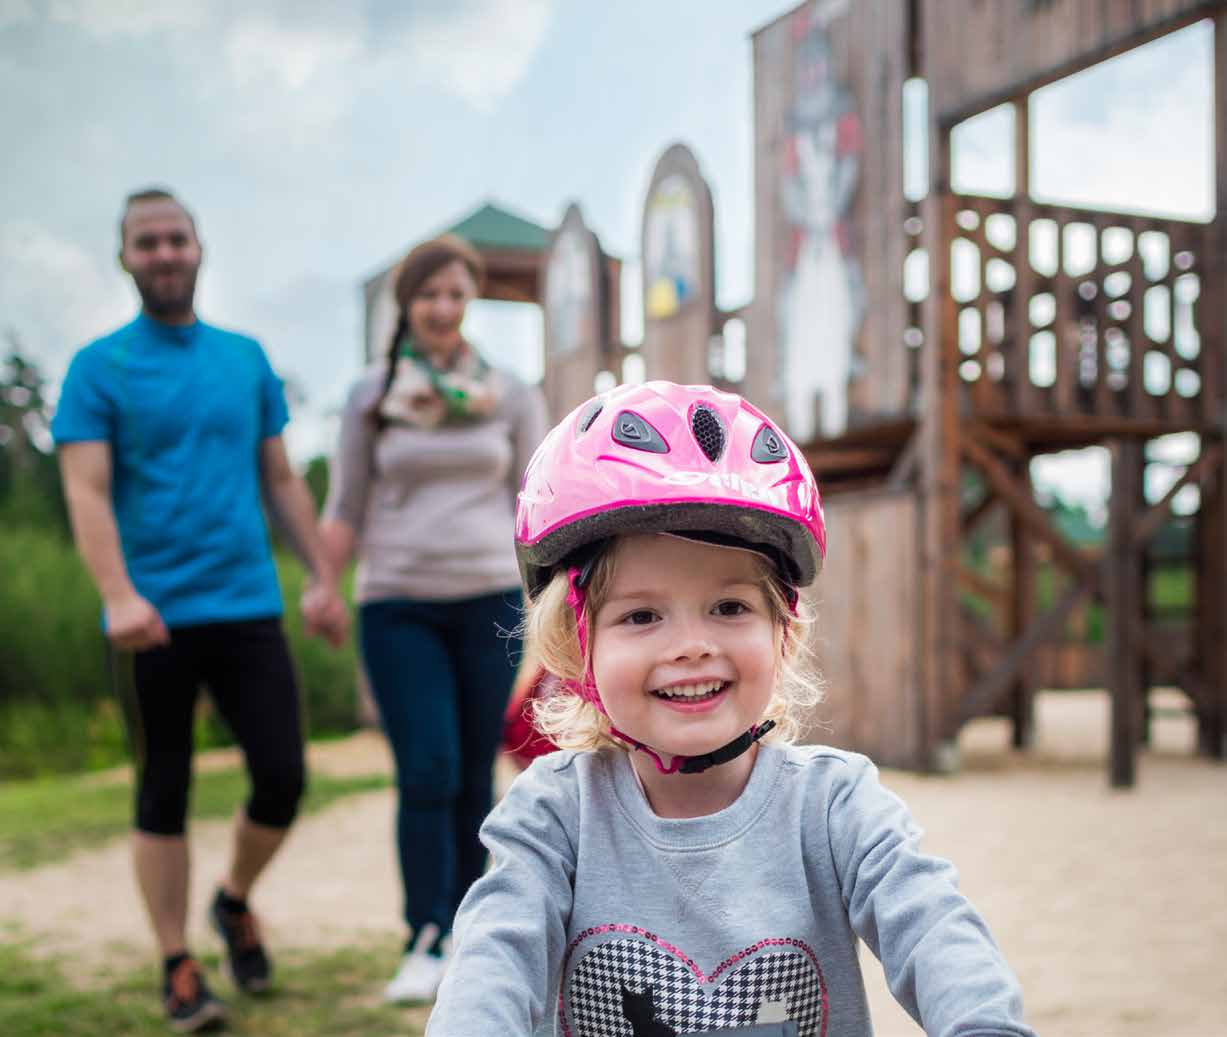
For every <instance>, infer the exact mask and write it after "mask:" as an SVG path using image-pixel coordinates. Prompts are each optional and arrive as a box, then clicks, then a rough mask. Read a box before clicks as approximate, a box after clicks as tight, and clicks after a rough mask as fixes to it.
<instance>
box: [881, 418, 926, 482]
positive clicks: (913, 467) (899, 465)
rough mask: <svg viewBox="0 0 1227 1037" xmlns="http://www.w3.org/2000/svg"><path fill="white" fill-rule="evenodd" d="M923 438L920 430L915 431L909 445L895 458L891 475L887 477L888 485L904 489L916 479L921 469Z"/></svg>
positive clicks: (908, 442)
mask: <svg viewBox="0 0 1227 1037" xmlns="http://www.w3.org/2000/svg"><path fill="white" fill-rule="evenodd" d="M921 438H922V437H921V435H920V433H919V431H916V432H913V433H912V435H911V438H910V439H908V441H907V446H905V447H904V448H903V452H902V453H901V454H900V455H899V457H898V458H897V459H896V460H895V463H894V466H893V467H892V468H891V470H890V475H889V476H887V478H886V485H887V486H888V487H889V488H890V489H892V490H902V489H904V488H905V487H907V486H910V485H911V484H912V483H913V482H915V481H916V475H917V472H919V470H920V447H921Z"/></svg>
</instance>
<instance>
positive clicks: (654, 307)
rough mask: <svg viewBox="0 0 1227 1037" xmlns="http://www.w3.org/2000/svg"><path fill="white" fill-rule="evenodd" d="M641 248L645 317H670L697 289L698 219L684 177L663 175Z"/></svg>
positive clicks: (650, 205) (649, 207)
mask: <svg viewBox="0 0 1227 1037" xmlns="http://www.w3.org/2000/svg"><path fill="white" fill-rule="evenodd" d="M643 249H644V254H643V262H644V268H645V277H646V281H647V299H646V309H647V316H648V317H649V318H650V319H653V320H660V319H662V318H665V317H672V316H673V315H674V314H675V313H677V312H678V311H679V310H680V309H682V307H684V306H685V305H687V304H688V303H690V302H692V301H693V300H694V298H695V296H696V293H697V292H698V288H699V218H698V211H697V209H696V207H695V197H694V192H693V191H692V190H691V188H690V185H689V184H688V183H687V182H686V180H685V178H684V177H681V176H678V175H677V174H673V175H671V176H666V177H665V178H664V179H663V180H661V182H660V183H659V184H658V185H657V186H656V189H655V190H654V191H653V192H652V196H651V198H649V199H648V204H647V216H646V220H645V224H644V243H643Z"/></svg>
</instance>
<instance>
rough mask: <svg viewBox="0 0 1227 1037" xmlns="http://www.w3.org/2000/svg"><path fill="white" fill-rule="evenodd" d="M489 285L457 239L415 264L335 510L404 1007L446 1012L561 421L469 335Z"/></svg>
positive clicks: (391, 993)
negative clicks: (376, 731)
mask: <svg viewBox="0 0 1227 1037" xmlns="http://www.w3.org/2000/svg"><path fill="white" fill-rule="evenodd" d="M483 277H484V268H483V263H482V260H481V257H480V256H479V255H478V254H477V252H476V251H474V250H473V249H472V248H471V247H470V246H469V245H468V244H467V243H465V242H464V241H462V240H460V239H459V238H455V237H451V236H445V237H441V238H436V239H433V240H430V241H426V242H424V243H423V244H420V245H418V246H417V247H416V248H414V249H413V250H412V251H411V252H410V253H409V254H408V256H406V257H405V259H404V260H403V261H402V263H401V264H400V267H399V269H398V270H397V272H396V274H395V279H394V283H393V292H394V295H395V299H396V304H397V308H398V319H397V323H396V328H395V330H394V331H393V333H392V336H391V338H390V339H389V341H388V347H387V353H386V356H385V358H384V360H383V362H382V363H381V364H379V365H377V366H376V367H374V368H372V369H371V370H369V371H367V372H366V373H365V374H364V375H363V376H362V377H361V378H359V380H358V382H357V383H356V384H355V385H354V387H353V389H352V391H351V392H350V394H349V399H348V402H347V403H346V407H345V413H344V417H343V419H342V424H341V435H340V442H339V445H338V447H337V452H336V456H335V458H334V460H333V465H332V470H331V482H330V487H329V494H328V501H327V504H326V505H325V508H324V523H323V527H322V531H323V535H324V537H325V542H326V543H327V545H328V548H329V551H330V554H331V556H332V560H333V562H334V563H335V564H336V565H337V566H338V567H340V566H342V565H344V564H345V563H346V562H347V561H348V560H349V559H350V558H351V557H352V556H354V555H355V554H356V555H357V558H358V573H357V586H356V594H355V596H356V599H357V603H358V606H359V609H358V612H359V633H360V647H361V653H362V660H363V664H364V666H365V669H366V673H367V677H368V679H369V681H370V685H371V689H372V691H373V693H374V696H375V700H376V702H377V703H378V706H379V712H380V716H381V719H382V722H383V728H384V731H385V732H386V734H387V736H388V740H389V742H390V743H391V747H392V753H393V756H394V757H395V761H396V774H397V788H398V794H399V803H398V814H397V844H398V850H399V856H400V870H401V879H402V881H403V883H404V918H405V922H406V924H407V926H408V929H409V935H408V938H407V940H406V944H405V956H404V958H403V959H402V961H401V965H400V968H399V969H398V971H397V973H396V975H395V976H394V977H393V979H392V981H391V982H390V983H389V984H388V986H387V989H386V991H385V996H386V997H387V998H388V999H389V1000H393V1001H416V1000H425V999H428V998H431V997H433V996H434V993H435V990H436V989H437V988H438V985H439V981H440V980H441V979H442V975H443V969H444V950H445V947H446V943H445V941H446V938H447V936H448V935H449V933H450V931H451V923H452V916H453V915H454V914H455V910H456V907H457V905H458V904H459V903H460V900H461V898H462V897H463V896H464V894H465V892H466V890H467V889H468V887H469V885H470V884H471V883H472V882H473V880H475V879H476V878H477V877H478V876H479V875H480V874H481V872H482V870H483V867H484V865H485V852H484V850H483V849H482V847H481V844H480V843H479V842H478V839H477V830H478V827H479V826H480V824H481V822H482V820H483V819H484V818H485V816H486V814H487V812H488V811H489V809H490V804H491V785H492V768H493V763H494V757H495V753H496V750H497V748H498V744H499V738H500V734H501V731H502V721H503V712H504V708H505V706H506V703H507V697H508V694H509V692H510V689H511V685H512V681H513V679H514V676H515V667H516V663H517V661H518V657H519V653H520V647H521V646H520V643H519V640H518V638H517V637H516V636H515V635H514V633H513V631H515V630H516V629H517V627H518V626H519V623H520V605H521V599H520V590H519V586H520V580H519V573H518V570H517V568H516V561H515V553H514V549H513V539H514V538H513V530H512V523H513V517H514V513H515V496H516V492H517V491H518V489H519V482H520V477H521V475H522V474H523V471H524V468H525V466H526V465H527V464H528V460H529V458H530V456H531V455H532V451H533V450H534V449H535V447H536V446H537V443H538V442H539V441H540V439H541V438H542V436H543V435H544V433H545V427H546V418H545V405H544V401H543V399H542V397H541V394H540V392H539V391H538V390H537V389H536V388H535V387H533V386H529V385H526V384H525V383H524V382H522V381H521V380H520V379H519V378H517V377H516V376H515V375H514V374H512V373H511V372H509V371H506V370H502V369H499V368H497V367H495V366H492V365H491V364H490V363H489V362H488V361H487V360H486V359H485V358H484V357H483V356H482V355H481V354H480V353H479V352H478V351H477V350H476V349H474V347H473V346H472V344H470V343H469V342H468V341H466V339H465V337H464V335H463V334H462V332H461V324H462V322H463V320H464V314H465V307H466V306H467V305H468V303H469V302H470V301H471V300H472V299H473V298H474V297H475V296H476V295H477V294H478V292H479V290H480V287H481V284H482V280H483Z"/></svg>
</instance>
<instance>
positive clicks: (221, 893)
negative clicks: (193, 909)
mask: <svg viewBox="0 0 1227 1037" xmlns="http://www.w3.org/2000/svg"><path fill="white" fill-rule="evenodd" d="M209 921H210V922H211V923H212V925H213V928H214V929H215V930H216V931H217V935H218V936H220V937H221V938H222V942H223V943H224V944H225V945H226V969H227V971H228V972H229V973H230V978H231V979H232V980H233V981H234V985H235V986H236V987H238V988H239V990H241V991H243V993H245V994H262V993H263V992H264V991H266V990H267V989H268V988H269V984H270V981H271V978H272V972H273V967H272V963H271V962H270V961H269V960H268V954H266V953H265V951H264V945H263V944H262V943H261V942H260V929H259V926H257V924H256V916H255V915H254V914H252V912H251V909H250V908H249V907H248V906H247V902H246V901H243V900H235V899H234V898H233V897H230V896H227V895H226V892H225V890H223V889H218V891H217V895H216V896H215V897H214V898H213V903H212V905H211V906H210V907H209Z"/></svg>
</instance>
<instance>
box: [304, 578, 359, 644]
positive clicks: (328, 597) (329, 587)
mask: <svg viewBox="0 0 1227 1037" xmlns="http://www.w3.org/2000/svg"><path fill="white" fill-rule="evenodd" d="M299 608H300V609H301V611H302V618H303V624H304V626H305V627H306V630H307V633H308V634H311V635H313V636H315V637H322V638H323V639H324V640H325V641H327V642H328V643H329V644H330V645H332V647H333V648H340V647H341V645H343V644H344V643H345V639H346V638H347V637H348V636H349V609H347V608H346V607H345V601H344V600H343V599H342V597H341V595H340V594H339V593H338V592H337V588H336V586H335V585H334V584H332V583H329V582H324V581H312V582H311V583H310V584H308V585H307V589H306V590H305V591H303V595H302V599H301V601H300V602H299Z"/></svg>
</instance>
